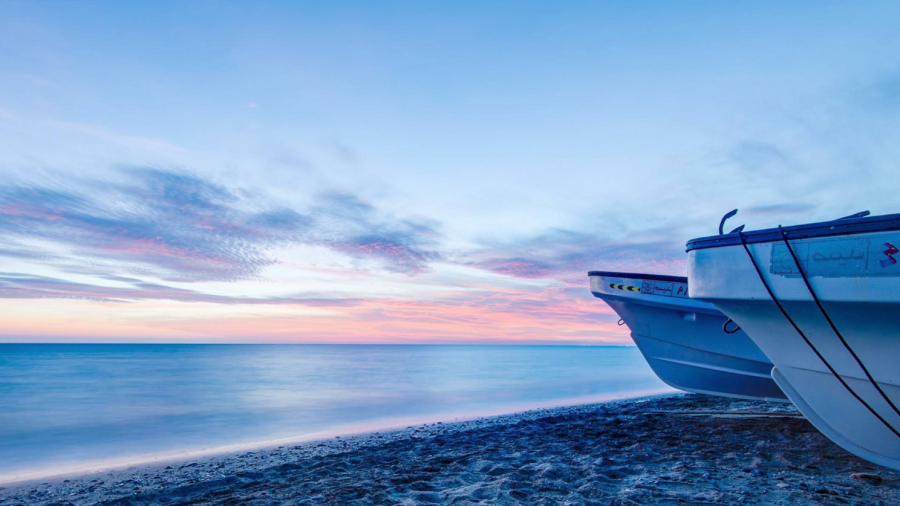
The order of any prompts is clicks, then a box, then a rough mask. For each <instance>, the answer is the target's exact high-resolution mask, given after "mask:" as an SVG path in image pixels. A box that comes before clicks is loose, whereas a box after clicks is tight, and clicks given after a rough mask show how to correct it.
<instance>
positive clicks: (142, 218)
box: [0, 0, 900, 345]
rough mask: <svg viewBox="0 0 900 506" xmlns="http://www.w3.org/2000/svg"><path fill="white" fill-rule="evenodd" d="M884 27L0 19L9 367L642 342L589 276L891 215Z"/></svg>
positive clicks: (1, 203)
mask: <svg viewBox="0 0 900 506" xmlns="http://www.w3.org/2000/svg"><path fill="white" fill-rule="evenodd" d="M897 19H900V3H897V2H875V1H873V2H857V3H851V2H812V1H810V2H752V3H751V2H742V3H738V2H714V1H710V2H650V1H648V2H565V1H563V2H537V1H534V2H532V1H515V2H467V1H459V2H444V3H438V2H391V1H386V2H356V1H329V2H314V1H311V2H227V1H218V2H204V1H199V0H198V1H193V2H143V3H139V2H99V1H90V0H88V1H80V2H64V1H46V2H30V1H21V2H20V1H5V2H0V299H2V300H0V342H192V343H212V342H223V343H231V342H251V343H283V342H297V343H304V342H308V343H322V342H328V343H361V342H376V343H478V344H483V343H535V344H538V343H540V344H591V345H598V344H611V345H615V344H631V342H630V339H629V337H628V335H627V330H626V329H625V327H619V326H617V325H616V321H617V320H618V317H617V316H616V315H615V314H614V313H613V312H612V311H611V310H610V309H609V308H608V307H607V306H606V305H605V304H604V303H602V301H600V300H599V299H595V298H593V297H592V296H591V294H590V291H589V288H588V278H587V275H586V273H587V271H588V270H627V271H637V272H654V273H661V274H681V275H683V274H684V272H685V259H686V255H685V253H684V245H685V242H686V241H687V240H688V239H691V238H693V237H698V236H705V235H713V234H715V232H716V230H717V226H718V222H719V219H720V217H721V216H722V215H723V214H725V213H726V212H727V211H730V210H731V209H734V208H737V209H739V210H740V211H739V214H738V216H737V217H736V218H732V220H733V223H734V224H735V225H737V224H739V223H745V224H746V225H747V229H748V230H752V229H755V228H764V227H769V226H774V225H777V224H785V225H789V224H797V223H804V222H810V221H819V220H828V219H833V218H837V217H840V216H844V215H848V214H852V213H855V212H857V211H861V210H866V209H868V210H871V211H872V213H873V214H889V213H895V212H900V208H898V205H900V199H898V194H900V156H898V155H900V31H898V30H897V29H896V24H897V23H896V20H897Z"/></svg>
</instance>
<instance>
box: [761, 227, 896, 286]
mask: <svg viewBox="0 0 900 506" xmlns="http://www.w3.org/2000/svg"><path fill="white" fill-rule="evenodd" d="M897 235H898V234H890V237H886V236H882V237H839V238H832V239H818V240H798V241H791V246H792V247H793V248H794V253H796V255H797V259H798V260H799V261H800V265H801V266H802V267H803V270H804V272H806V275H807V276H810V277H813V276H820V277H826V278H846V277H859V276H877V277H881V276H900V262H898V260H897V259H895V258H894V255H895V254H897V253H900V250H898V249H897V247H896V246H894V242H897V240H896V239H894V236H897ZM887 238H890V239H892V242H888V241H885V239H887ZM771 256H772V258H771V260H772V265H771V268H770V270H769V272H771V273H772V274H778V275H781V276H786V277H799V276H800V271H799V270H797V266H796V264H795V263H794V259H793V258H792V257H791V253H790V252H789V251H788V249H787V246H785V245H784V244H783V243H778V242H776V243H773V244H772V255H771Z"/></svg>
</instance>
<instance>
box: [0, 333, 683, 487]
mask: <svg viewBox="0 0 900 506" xmlns="http://www.w3.org/2000/svg"><path fill="white" fill-rule="evenodd" d="M665 388H666V387H665V386H664V385H663V384H662V382H660V381H659V380H658V379H657V378H656V376H655V375H654V374H653V373H652V372H651V371H650V369H649V367H648V366H647V365H646V363H645V362H644V360H643V358H642V357H641V356H640V353H639V352H638V350H637V349H635V348H631V347H558V346H378V345H285V346H280V345H246V346H245V345H58V344H40V345H21V344H0V476H4V475H5V477H6V478H7V479H9V478H10V477H12V476H17V477H22V476H24V475H25V474H26V473H34V472H48V471H59V470H66V469H68V468H71V467H72V466H74V465H79V464H81V465H83V464H85V463H100V462H109V461H122V460H127V459H129V458H138V457H139V456H147V455H167V454H173V453H177V452H183V451H195V450H203V449H213V448H217V447H222V446H226V445H233V444H243V443H247V444H249V443H254V442H263V441H269V440H273V439H280V438H289V437H303V436H310V435H315V434H320V433H322V432H331V433H339V432H341V431H350V430H355V431H360V430H365V429H366V428H368V429H376V428H383V427H388V426H396V425H397V424H402V423H404V421H408V422H410V423H412V422H413V421H418V422H421V421H424V420H433V421H437V420H453V419H454V418H457V417H472V416H475V415H479V414H493V413H502V412H511V411H515V410H517V409H523V408H528V407H538V406H551V405H559V404H565V403H566V402H570V403H571V402H576V401H578V400H581V401H586V400H588V399H589V398H601V397H603V396H612V395H614V394H630V393H643V392H647V391H654V390H657V391H658V390H663V389H665Z"/></svg>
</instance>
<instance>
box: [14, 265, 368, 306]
mask: <svg viewBox="0 0 900 506" xmlns="http://www.w3.org/2000/svg"><path fill="white" fill-rule="evenodd" d="M106 279H108V280H111V281H120V282H125V283H130V284H131V285H132V286H131V287H127V288H123V287H110V286H99V285H93V284H87V283H75V282H72V281H67V280H64V279H59V278H52V277H47V276H37V275H33V274H22V273H14V272H0V298H5V299H78V300H91V301H97V302H133V301H139V300H173V301H179V302H206V303H214V304H249V305H259V304H263V305H280V304H288V305H290V304H297V305H305V306H313V307H347V306H353V305H357V304H359V303H360V302H361V299H356V298H324V297H266V298H254V297H233V296H222V295H210V294H205V293H201V292H197V291H194V290H185V289H182V288H175V287H171V286H165V285H161V284H156V283H146V282H143V281H141V280H139V279H135V278H127V277H122V276H107V277H106Z"/></svg>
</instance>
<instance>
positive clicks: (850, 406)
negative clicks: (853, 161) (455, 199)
mask: <svg viewBox="0 0 900 506" xmlns="http://www.w3.org/2000/svg"><path fill="white" fill-rule="evenodd" d="M735 212H736V211H732V212H731V213H729V214H728V215H726V217H725V218H723V221H722V223H720V226H719V234H720V235H716V236H710V237H701V238H698V239H693V240H691V241H689V242H688V243H687V251H688V277H689V278H690V280H691V293H690V296H691V297H692V298H693V299H696V300H699V301H704V302H709V303H712V304H713V305H715V306H716V307H717V308H718V309H720V310H721V311H722V312H723V313H725V314H726V315H728V316H729V317H730V318H732V319H733V320H734V321H735V322H736V323H737V325H739V326H740V327H741V328H742V329H743V330H744V331H745V332H746V333H747V334H748V335H749V336H750V338H751V339H752V340H753V341H754V342H755V343H756V344H757V345H759V347H760V348H761V349H762V351H763V352H765V354H766V356H768V357H769V358H770V359H771V360H772V362H773V363H774V364H775V368H774V370H773V371H772V376H773V378H774V379H775V382H776V383H778V385H779V386H780V387H781V389H782V390H783V391H784V392H785V394H787V396H788V398H790V400H791V401H792V402H793V403H794V404H795V405H796V406H797V408H798V409H799V410H800V412H801V413H803V415H804V416H806V418H808V419H809V420H810V421H811V422H812V423H813V424H814V425H815V426H816V427H817V428H818V429H819V430H820V431H821V432H822V433H823V434H825V435H826V436H828V437H829V438H830V439H831V440H832V441H834V442H835V443H837V444H838V445H840V446H841V447H843V448H844V449H846V450H848V451H850V452H851V453H854V454H856V455H858V456H860V457H862V458H864V459H867V460H869V461H871V462H874V463H876V464H880V465H883V466H886V467H889V468H892V469H897V470H900V409H898V406H900V251H898V247H900V214H893V215H886V216H869V212H868V211H865V212H862V213H857V214H855V215H852V216H848V217H846V218H841V219H838V220H833V221H827V222H820V223H810V224H804V225H796V226H789V227H781V226H779V227H777V228H771V229H764V230H757V231H752V232H744V230H743V226H741V227H738V228H736V229H735V230H733V231H731V232H730V233H727V234H725V233H723V227H722V225H724V220H725V219H726V218H728V217H729V216H732V215H733V214H734V213H735Z"/></svg>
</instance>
